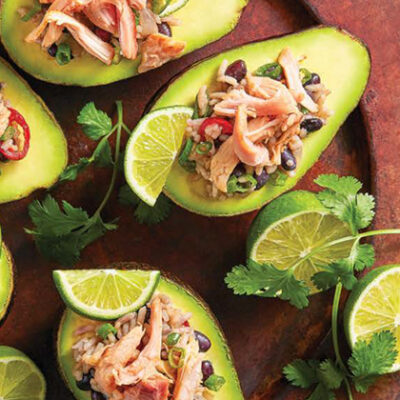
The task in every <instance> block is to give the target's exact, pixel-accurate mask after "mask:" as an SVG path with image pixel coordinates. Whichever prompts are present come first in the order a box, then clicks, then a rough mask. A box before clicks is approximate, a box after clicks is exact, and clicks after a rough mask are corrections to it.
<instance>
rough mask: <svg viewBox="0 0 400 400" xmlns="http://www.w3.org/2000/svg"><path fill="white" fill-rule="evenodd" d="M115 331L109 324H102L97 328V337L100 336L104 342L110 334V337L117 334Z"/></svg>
mask: <svg viewBox="0 0 400 400" xmlns="http://www.w3.org/2000/svg"><path fill="white" fill-rule="evenodd" d="M117 332H118V331H117V329H116V328H115V327H114V326H113V325H111V324H108V323H107V324H103V325H101V326H99V327H98V328H97V335H98V336H100V337H101V338H102V339H103V340H106V339H107V338H108V336H109V334H110V333H111V334H112V335H116V334H117Z"/></svg>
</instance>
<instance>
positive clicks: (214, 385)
mask: <svg viewBox="0 0 400 400" xmlns="http://www.w3.org/2000/svg"><path fill="white" fill-rule="evenodd" d="M225 382H226V381H225V378H224V377H223V376H219V375H216V374H212V375H211V376H209V377H208V378H207V379H206V381H205V382H204V386H205V387H206V388H207V389H210V390H212V391H213V392H218V391H219V390H220V389H221V388H222V386H224V385H225Z"/></svg>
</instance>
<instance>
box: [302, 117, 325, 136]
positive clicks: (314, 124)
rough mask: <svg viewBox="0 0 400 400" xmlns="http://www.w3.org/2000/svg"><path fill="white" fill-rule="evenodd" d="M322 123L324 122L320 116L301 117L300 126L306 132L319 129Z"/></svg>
mask: <svg viewBox="0 0 400 400" xmlns="http://www.w3.org/2000/svg"><path fill="white" fill-rule="evenodd" d="M323 125H324V123H323V122H322V120H321V119H320V118H316V117H312V118H305V119H303V121H301V124H300V128H302V129H305V130H306V131H307V132H314V131H318V130H319V129H321V128H322V126H323Z"/></svg>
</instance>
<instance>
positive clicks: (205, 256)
mask: <svg viewBox="0 0 400 400" xmlns="http://www.w3.org/2000/svg"><path fill="white" fill-rule="evenodd" d="M193 1H196V0H193ZM359 1H360V2H361V1H362V0H359ZM362 2H363V3H364V7H363V8H364V10H365V3H368V4H373V2H372V1H370V0H363V1H362ZM315 3H317V2H315ZM319 3H321V4H322V5H324V3H326V4H328V3H329V2H328V1H327V0H326V1H325V0H324V1H322V0H319V1H318V4H319ZM339 3H343V4H344V5H346V4H348V3H349V2H348V1H346V0H340V1H339ZM387 3H389V1H387ZM335 7H336V8H339V9H340V7H338V6H337V5H335ZM332 12H335V10H334V9H333V11H332ZM341 14H343V13H341ZM347 14H349V13H347ZM366 14H367V12H366ZM314 23H315V21H314V19H313V18H312V17H310V15H309V14H308V13H307V12H306V11H305V9H304V8H303V7H302V6H301V4H299V2H297V1H296V0H285V1H282V0H251V1H250V4H249V6H248V7H247V8H246V10H245V12H244V14H243V17H242V19H241V21H240V23H239V26H238V27H237V29H236V30H235V31H234V32H233V33H231V34H230V35H228V36H227V37H225V38H223V39H222V40H220V41H218V42H217V43H214V44H212V45H210V46H207V47H206V48H204V49H202V50H201V51H198V52H196V53H193V54H191V55H188V56H186V57H184V58H182V59H181V60H178V61H175V62H173V63H170V64H168V65H166V66H164V67H162V68H161V69H159V70H157V71H152V72H150V73H148V74H146V75H145V76H138V77H135V78H132V79H129V80H126V81H123V82H119V83H115V84H112V85H109V86H102V87H98V88H88V89H83V88H76V87H61V86H55V85H51V84H46V83H43V82H39V81H37V80H35V79H32V78H30V77H27V78H28V81H29V82H30V84H31V85H32V87H33V88H34V89H35V90H36V91H37V92H38V93H39V94H40V95H41V96H42V97H43V98H44V100H45V101H46V102H47V104H48V105H49V107H50V109H51V110H52V111H53V112H54V113H55V115H56V117H57V119H58V120H59V121H60V123H61V125H62V127H63V129H64V130H65V132H66V135H67V139H68V142H69V152H70V161H71V162H75V161H76V160H77V159H78V158H79V157H82V156H86V155H88V154H90V151H91V144H90V142H89V141H88V140H87V139H86V138H85V137H84V135H83V134H82V133H81V132H80V131H79V128H78V126H77V125H76V123H75V119H76V115H77V113H78V111H79V110H80V108H81V107H82V106H83V105H84V104H85V103H86V102H87V101H91V100H95V101H96V103H97V105H98V106H100V107H102V108H104V109H105V110H106V111H110V112H112V111H113V103H114V100H116V99H122V100H123V102H124V106H125V115H126V121H127V123H128V125H129V126H132V127H133V126H134V124H135V123H136V122H137V121H138V120H139V118H140V116H141V114H142V113H143V110H144V109H145V107H146V104H147V103H148V102H149V101H150V100H151V99H152V98H153V96H154V95H155V94H156V93H157V91H158V90H159V89H160V88H161V87H162V86H163V85H164V84H165V83H166V82H167V81H168V80H169V79H171V78H172V77H173V76H174V75H176V74H177V73H178V72H179V71H181V70H183V69H184V68H186V67H188V66H190V65H191V64H193V63H194V62H195V61H197V60H200V59H202V58H204V57H206V56H209V55H212V54H214V53H218V52H220V51H222V50H224V49H227V48H230V47H232V46H234V45H239V44H243V43H246V42H248V41H252V40H258V39H264V38H268V37H271V36H276V35H282V34H285V33H289V32H293V31H296V30H300V29H303V28H305V27H308V26H310V25H312V24H314ZM347 28H348V29H349V30H350V31H352V32H353V33H355V34H358V35H360V36H361V37H364V38H365V32H364V31H360V32H358V31H357V30H354V29H353V28H352V26H347ZM367 42H368V40H367ZM391 46H394V45H393V44H392V45H391ZM397 54H399V52H397ZM387 68H389V70H390V71H392V70H393V71H392V74H394V75H395V74H396V73H397V76H398V71H396V70H395V69H394V67H393V66H392V65H388V66H387ZM378 75H379V76H383V74H382V73H381V72H378ZM379 76H376V72H375V75H373V80H372V82H371V85H370V86H369V91H368V93H367V97H366V98H365V99H364V103H365V107H364V108H365V109H366V110H368V109H369V110H372V108H373V107H376V104H377V102H378V98H377V96H376V93H377V92H376V90H377V89H376V88H375V86H374V84H376V83H375V82H377V83H379V79H378V77H379ZM393 80H395V77H393ZM397 80H398V79H397ZM349 84H351V83H349ZM389 84H390V83H389ZM389 84H388V85H389ZM392 86H393V85H392ZM374 94H375V97H374ZM379 94H380V97H379V102H380V103H382V102H383V95H382V92H379ZM386 106H389V104H386V103H385V107H386ZM375 110H376V108H375ZM375 112H376V111H375ZM395 113H396V112H392V114H394V115H395ZM389 116H390V109H388V113H387V114H386V118H389ZM367 118H368V123H370V122H371V123H370V125H369V126H370V127H372V131H371V132H370V138H371V137H373V139H371V140H373V144H374V146H376V149H375V151H374V153H373V154H374V158H373V167H374V170H373V175H372V176H373V182H374V189H375V192H376V194H378V196H379V197H378V200H379V203H378V207H379V216H378V219H377V224H379V225H380V226H383V225H385V224H387V225H393V224H394V222H395V221H393V222H392V223H391V224H389V222H390V221H387V219H382V218H383V217H381V215H390V213H389V212H387V211H385V210H384V209H383V208H384V206H385V205H386V207H387V208H388V209H389V210H391V212H392V214H393V215H394V218H397V222H399V218H400V214H399V212H398V211H397V214H396V209H395V208H394V207H395V206H394V205H393V204H390V200H389V199H390V198H391V197H390V194H389V195H387V193H388V191H389V193H392V199H393V192H390V190H394V189H390V188H389V189H388V188H386V189H385V188H384V187H383V185H382V184H379V182H382V181H381V180H380V179H379V178H378V177H379V176H381V175H382V179H388V181H389V182H390V183H391V186H392V188H395V187H396V186H395V165H396V163H395V161H396V160H395V159H394V149H393V148H392V149H391V152H389V154H385V157H386V160H388V161H392V163H390V165H387V164H385V166H382V165H381V163H380V162H378V161H377V159H378V156H380V155H382V151H383V150H379V142H381V143H393V140H394V139H393V138H394V135H395V134H396V133H398V130H395V129H393V131H391V132H388V131H387V130H386V131H383V130H382V125H379V124H378V125H376V124H375V125H374V123H375V121H376V118H377V116H376V115H375V113H372V112H369V113H368V114H367ZM374 129H377V130H378V131H375V130H374ZM372 132H373V134H372ZM389 137H390V138H392V141H389V139H388V138H389ZM376 138H379V140H377V139H376ZM385 138H386V139H385ZM386 146H391V144H387V145H386ZM381 148H382V147H381ZM368 155H369V152H368V148H367V143H366V134H365V129H364V128H363V123H362V121H361V116H360V113H359V111H356V112H355V113H353V114H352V116H351V117H350V118H349V120H348V122H347V123H346V124H345V126H344V128H343V129H342V130H341V131H340V133H339V134H338V135H337V136H336V138H335V139H334V141H333V143H332V144H331V145H330V147H329V148H328V150H327V151H326V152H325V153H324V154H323V156H322V157H321V159H320V160H319V161H318V162H317V163H316V164H315V166H314V167H313V168H312V169H311V171H309V173H308V174H307V175H306V177H305V178H304V179H302V181H301V182H300V183H299V185H298V188H308V189H313V188H315V187H314V186H313V184H312V180H313V178H314V177H316V176H317V175H318V174H319V173H321V172H337V173H341V174H352V175H355V176H358V177H359V178H361V179H362V180H363V181H364V182H365V183H366V185H367V187H369V182H370V176H371V175H370V170H369V156H368ZM108 179H109V171H107V170H96V171H94V170H92V169H89V170H87V171H86V172H85V173H84V174H82V176H81V177H80V178H79V179H78V180H77V181H76V182H74V183H68V184H65V185H63V186H61V187H59V188H58V189H57V190H56V191H55V192H54V194H55V196H56V197H57V198H65V199H66V200H68V201H70V202H71V203H72V204H74V205H81V206H83V207H85V208H87V209H88V210H93V209H94V208H95V207H96V203H97V202H98V201H99V200H100V198H101V197H99V194H100V193H102V192H103V191H104V190H105V185H106V182H108ZM120 183H122V179H121V181H120ZM43 194H44V193H43V192H37V193H35V194H34V195H32V196H31V197H30V198H28V199H25V200H21V201H18V202H14V203H11V204H6V205H2V206H1V207H0V223H1V226H2V230H3V236H4V238H5V240H6V242H7V244H8V245H9V247H10V249H11V250H12V252H13V255H14V257H15V261H16V267H17V271H18V274H17V275H18V279H17V287H16V295H15V298H14V304H13V307H12V309H11V311H10V313H9V315H8V318H7V320H6V321H5V323H4V325H3V326H2V327H1V329H0V343H2V344H7V345H11V346H15V347H18V348H19V349H21V350H23V351H25V352H26V353H28V354H29V355H30V356H31V357H32V358H33V359H34V360H35V361H36V362H37V363H38V365H39V366H40V367H41V369H42V370H43V371H44V373H45V375H46V379H47V382H48V396H47V398H48V399H57V400H67V399H72V396H71V395H70V394H69V392H68V390H67V389H66V388H65V387H64V385H63V382H62V381H61V378H60V377H59V375H58V373H57V370H56V362H55V357H54V354H53V347H54V346H53V332H54V330H55V328H56V326H57V322H58V318H59V315H60V311H61V309H62V307H63V305H62V302H61V300H60V299H59V297H58V295H57V292H56V290H55V288H54V285H53V282H52V278H51V271H52V269H54V268H56V267H57V265H54V264H52V263H49V262H47V261H45V260H44V259H43V258H41V257H40V255H39V254H38V253H37V252H36V250H35V248H34V244H33V241H32V240H31V238H30V237H29V236H27V235H26V234H25V233H24V232H23V227H24V226H27V225H28V224H29V218H28V215H27V205H28V204H29V203H30V202H31V201H32V199H34V198H42V197H43ZM381 198H382V200H381ZM382 213H383V214H382ZM254 215H255V213H251V214H248V215H244V216H241V217H232V218H227V219H220V218H205V217H200V216H197V215H194V214H190V213H189V212H187V211H185V210H183V209H180V208H178V207H175V208H174V210H173V213H172V216H171V217H170V218H169V219H168V220H167V221H165V222H164V223H162V224H160V225H159V226H156V227H153V228H148V227H146V226H142V225H139V224H138V223H137V222H136V221H135V219H134V217H133V212H132V210H130V209H129V208H127V207H124V206H121V205H120V204H118V202H117V201H116V196H115V195H114V196H113V198H112V201H111V202H110V204H109V205H108V206H107V209H106V210H105V218H106V219H107V218H109V219H112V218H114V217H119V218H120V219H119V229H118V230H117V231H115V232H111V233H108V234H107V235H106V236H105V237H103V238H102V239H100V240H98V241H97V242H96V243H94V244H93V245H91V246H90V247H89V248H87V249H86V250H85V251H84V253H83V255H82V260H81V262H80V263H79V264H78V267H84V268H89V267H94V266H98V265H104V264H107V263H110V262H116V261H133V260H134V261H139V262H146V263H148V264H152V265H154V266H159V267H161V268H162V269H165V270H167V271H171V272H173V273H174V274H175V275H177V276H178V277H179V278H180V279H182V280H183V281H184V282H186V283H187V284H189V285H191V286H193V287H194V288H195V290H197V291H198V292H199V293H200V294H201V295H202V296H203V297H204V298H205V300H206V301H207V302H208V303H209V304H210V306H211V308H212V309H213V310H214V312H215V313H216V315H217V317H218V318H219V320H220V321H221V324H222V326H223V328H224V330H225V332H226V334H227V337H228V341H229V344H230V345H231V348H232V351H233V353H234V357H235V359H236V362H237V367H238V372H239V375H240V379H241V382H242V386H243V389H244V392H245V394H246V396H248V397H250V395H251V394H252V393H254V392H257V393H258V394H259V395H260V396H261V397H260V398H262V399H272V398H276V399H278V398H292V399H299V398H303V397H304V396H303V394H300V393H298V392H291V396H292V397H285V396H286V391H287V386H286V385H285V383H284V381H282V380H281V369H282V366H283V365H285V364H286V363H287V362H289V361H290V360H291V359H292V358H294V357H297V356H300V357H302V356H304V355H312V354H313V352H314V351H315V349H316V348H317V347H318V344H319V343H320V342H321V341H322V340H323V339H324V337H325V336H326V334H327V333H328V331H329V318H330V303H331V293H325V294H322V295H317V296H315V297H314V298H313V299H312V301H311V305H310V307H309V308H308V309H307V310H305V311H298V310H296V309H295V308H293V307H291V306H290V305H288V304H286V303H283V302H281V301H279V300H273V299H258V298H246V297H236V296H234V295H233V294H232V293H231V292H230V291H229V290H228V289H227V288H226V287H225V285H224V283H223V277H224V276H225V274H226V272H227V271H228V270H230V268H231V267H232V266H233V265H235V264H237V263H239V262H243V261H244V256H245V239H246V235H247V230H248V227H249V225H250V223H251V221H252V219H253V217H254ZM385 218H387V217H385ZM389 243H391V246H392V247H391V248H390V247H389V248H388V247H385V249H384V251H390V250H394V249H395V244H396V242H395V241H392V242H389ZM381 249H382V248H381ZM392 253H393V251H392ZM392 259H394V257H393V258H392ZM388 379H390V378H388ZM393 379H394V380H395V378H393ZM390 390H391V389H390V388H388V389H387V390H386V393H387V397H380V398H385V399H392V398H393V399H394V398H395V397H390V396H391V394H390V393H391V392H390ZM282 396H284V397H282ZM376 396H377V395H376ZM370 398H371V399H372V398H378V397H370ZM227 400H228V399H227Z"/></svg>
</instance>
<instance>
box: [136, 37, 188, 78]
mask: <svg viewBox="0 0 400 400" xmlns="http://www.w3.org/2000/svg"><path fill="white" fill-rule="evenodd" d="M185 46H186V44H185V42H182V41H180V40H175V39H173V38H170V37H168V36H165V35H161V34H159V33H156V34H152V35H150V36H148V37H147V39H146V40H145V41H144V43H143V45H142V48H141V53H142V61H141V63H140V65H139V68H138V71H139V72H140V73H142V72H146V71H149V70H151V69H153V68H157V67H160V66H161V65H163V64H165V63H166V62H168V61H170V60H172V59H173V58H176V57H178V56H180V55H181V54H182V52H183V50H184V49H185Z"/></svg>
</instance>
